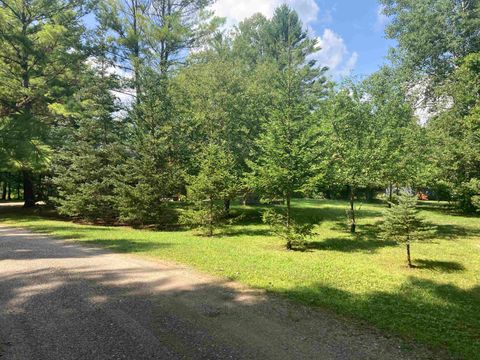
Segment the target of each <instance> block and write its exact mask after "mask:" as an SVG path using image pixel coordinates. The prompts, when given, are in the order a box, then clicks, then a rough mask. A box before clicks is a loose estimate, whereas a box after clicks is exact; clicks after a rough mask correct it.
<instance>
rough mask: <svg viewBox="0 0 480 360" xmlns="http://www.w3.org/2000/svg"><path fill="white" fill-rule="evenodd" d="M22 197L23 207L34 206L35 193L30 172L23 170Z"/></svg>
mask: <svg viewBox="0 0 480 360" xmlns="http://www.w3.org/2000/svg"><path fill="white" fill-rule="evenodd" d="M23 199H24V201H25V202H24V204H23V207H24V208H31V207H34V206H35V195H34V191H33V181H32V177H31V174H30V172H28V171H23Z"/></svg>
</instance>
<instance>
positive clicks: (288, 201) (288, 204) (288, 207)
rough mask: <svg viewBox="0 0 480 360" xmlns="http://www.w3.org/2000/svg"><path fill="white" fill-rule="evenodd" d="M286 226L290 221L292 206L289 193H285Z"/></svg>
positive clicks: (288, 225)
mask: <svg viewBox="0 0 480 360" xmlns="http://www.w3.org/2000/svg"><path fill="white" fill-rule="evenodd" d="M286 200H287V228H288V227H290V224H291V222H292V220H291V216H292V207H291V205H290V204H291V195H290V193H289V194H287V199H286Z"/></svg>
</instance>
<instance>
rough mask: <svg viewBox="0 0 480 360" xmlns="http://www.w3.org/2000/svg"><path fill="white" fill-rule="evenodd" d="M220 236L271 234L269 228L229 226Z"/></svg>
mask: <svg viewBox="0 0 480 360" xmlns="http://www.w3.org/2000/svg"><path fill="white" fill-rule="evenodd" d="M219 235H220V236H229V237H230V236H232V237H233V236H271V235H272V233H271V231H270V230H269V229H265V228H253V229H252V228H244V227H242V228H228V227H225V228H223V229H222V231H221V232H220V234H219Z"/></svg>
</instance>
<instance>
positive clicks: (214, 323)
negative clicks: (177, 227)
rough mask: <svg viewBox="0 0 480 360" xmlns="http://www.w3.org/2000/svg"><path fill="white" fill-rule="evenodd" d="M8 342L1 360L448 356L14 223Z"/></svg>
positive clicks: (4, 253)
mask: <svg viewBox="0 0 480 360" xmlns="http://www.w3.org/2000/svg"><path fill="white" fill-rule="evenodd" d="M0 344H1V345H0V359H1V360H6V359H8V360H10V359H22V360H28V359H35V360H41V359H44V360H55V359H62V360H67V359H132V360H140V359H262V360H263V359H276V360H281V359H328V360H333V359H349V360H351V359H417V358H422V359H423V358H435V359H438V358H439V355H438V354H432V353H430V352H429V351H428V350H427V349H425V348H423V347H421V346H417V345H414V344H405V342H403V341H401V340H400V339H398V338H396V337H391V336H388V337H387V336H384V335H383V334H382V333H381V332H379V331H377V330H375V329H373V328H370V327H368V326H365V325H362V324H359V323H357V322H353V321H351V320H347V319H343V318H341V317H339V316H336V315H334V314H332V313H330V312H328V311H323V310H315V309H310V308H307V307H304V306H300V305H297V304H291V303H289V302H288V301H286V300H283V299H280V298H278V297H276V296H271V295H267V294H265V293H264V292H262V291H257V290H252V289H248V288H246V287H244V286H241V285H239V284H236V283H231V282H225V281H224V280H221V279H218V278H213V277H210V276H208V275H204V274H200V273H198V272H197V271H195V270H192V269H190V268H187V267H183V266H179V265H175V264H172V263H168V262H158V261H155V262H153V261H148V260H143V259H140V258H137V257H134V256H128V255H121V254H114V253H111V252H108V251H106V250H101V249H97V248H89V247H85V246H81V245H77V244H74V243H73V242H68V241H64V240H58V239H55V238H52V237H49V236H45V235H40V234H34V233H31V232H28V231H25V230H21V229H13V228H7V227H0ZM405 348H409V350H408V351H407V350H403V349H405Z"/></svg>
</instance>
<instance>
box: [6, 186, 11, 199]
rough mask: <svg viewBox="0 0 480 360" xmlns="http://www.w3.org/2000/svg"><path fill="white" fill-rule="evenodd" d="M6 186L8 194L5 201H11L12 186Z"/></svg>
mask: <svg viewBox="0 0 480 360" xmlns="http://www.w3.org/2000/svg"><path fill="white" fill-rule="evenodd" d="M7 185H8V193H7V200H12V186H11V185H10V184H7Z"/></svg>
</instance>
